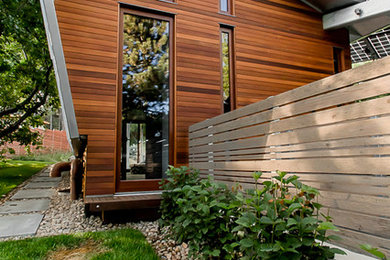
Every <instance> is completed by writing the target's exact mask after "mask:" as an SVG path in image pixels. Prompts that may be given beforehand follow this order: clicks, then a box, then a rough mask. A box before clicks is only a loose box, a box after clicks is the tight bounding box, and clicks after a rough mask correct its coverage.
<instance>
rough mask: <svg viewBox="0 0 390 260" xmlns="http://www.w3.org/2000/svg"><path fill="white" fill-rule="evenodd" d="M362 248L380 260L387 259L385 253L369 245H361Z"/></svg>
mask: <svg viewBox="0 0 390 260" xmlns="http://www.w3.org/2000/svg"><path fill="white" fill-rule="evenodd" d="M360 248H361V249H363V250H364V251H366V252H368V253H370V254H372V255H374V256H376V257H378V258H380V259H386V256H385V254H384V253H382V252H381V251H379V250H378V248H374V247H372V246H371V245H369V244H362V245H360Z"/></svg>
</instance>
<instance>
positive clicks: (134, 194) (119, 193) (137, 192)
mask: <svg viewBox="0 0 390 260" xmlns="http://www.w3.org/2000/svg"><path fill="white" fill-rule="evenodd" d="M162 193H163V191H162V190H152V191H132V192H117V193H115V194H114V197H123V196H142V195H161V194H162Z"/></svg>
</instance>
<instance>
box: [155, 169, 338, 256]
mask: <svg viewBox="0 0 390 260" xmlns="http://www.w3.org/2000/svg"><path fill="white" fill-rule="evenodd" d="M167 175H168V179H167V180H166V181H165V182H163V183H162V188H163V189H164V190H165V192H164V193H163V202H162V206H161V212H162V223H163V224H164V225H169V226H170V227H171V232H172V235H173V237H174V239H176V240H177V241H178V242H188V243H189V245H190V252H191V254H192V255H193V256H194V257H195V258H196V259H198V258H203V259H210V258H215V259H238V258H239V259H332V258H334V255H335V254H336V253H337V254H343V253H344V252H343V251H341V250H338V249H333V248H329V247H327V246H324V245H323V244H322V243H323V242H325V241H328V240H330V239H336V238H337V237H335V236H328V237H327V236H326V231H327V230H329V229H332V230H337V229H336V227H335V226H334V225H333V224H332V223H331V222H330V221H331V220H330V217H329V216H325V215H323V218H324V221H322V220H320V215H319V210H320V208H321V205H320V204H318V203H316V202H315V198H316V196H318V195H319V193H318V191H317V190H316V189H314V188H312V187H309V186H307V185H304V184H302V183H301V182H299V181H298V177H297V176H290V177H288V178H286V173H285V172H278V176H276V177H273V178H272V179H271V180H268V181H264V182H263V183H262V184H261V187H258V185H256V188H255V189H254V190H248V191H241V190H240V189H239V188H238V187H239V186H236V187H233V188H232V189H231V190H230V189H228V188H227V187H226V186H225V185H222V184H219V183H216V182H214V181H213V180H212V179H210V178H209V179H203V180H201V179H199V174H198V171H196V170H190V169H188V168H186V167H182V168H180V169H176V168H173V167H172V168H170V169H169V171H168V174H167ZM260 176H261V173H259V172H258V173H255V175H254V178H255V180H256V183H257V181H258V180H259V178H260ZM291 187H293V189H294V193H292V192H290V191H289V189H290V188H291Z"/></svg>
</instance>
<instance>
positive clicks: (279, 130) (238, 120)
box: [189, 58, 390, 256]
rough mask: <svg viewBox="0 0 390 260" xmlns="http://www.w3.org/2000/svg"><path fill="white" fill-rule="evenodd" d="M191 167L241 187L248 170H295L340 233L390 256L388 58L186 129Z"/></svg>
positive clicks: (351, 243) (248, 181) (346, 240)
mask: <svg viewBox="0 0 390 260" xmlns="http://www.w3.org/2000/svg"><path fill="white" fill-rule="evenodd" d="M189 137H190V139H189V147H190V148H189V155H190V166H192V167H195V168H198V169H200V172H201V174H202V176H207V175H212V176H214V179H215V180H218V181H221V182H225V183H227V184H232V183H234V182H240V183H241V184H242V185H243V186H244V187H250V186H253V178H252V173H253V172H254V171H263V172H264V175H263V177H264V178H269V177H271V176H274V175H275V171H276V170H282V171H287V172H289V173H291V174H296V175H298V176H300V178H301V180H302V181H303V182H305V183H306V184H308V185H311V186H313V187H316V188H318V189H319V190H320V191H321V197H320V198H319V201H320V202H321V203H322V204H324V205H325V206H326V207H327V208H328V209H329V212H330V215H331V216H332V217H333V218H334V221H335V224H336V225H338V227H339V228H340V230H341V232H338V235H341V237H342V238H343V240H342V241H340V242H339V244H341V245H343V246H346V247H348V248H354V249H355V251H356V250H357V251H359V249H358V247H359V244H362V243H369V244H371V245H373V246H376V247H379V248H380V249H382V250H383V251H384V252H385V253H386V254H388V255H389V256H390V58H385V59H382V60H379V61H376V62H372V63H370V64H367V65H364V66H361V67H358V68H355V69H352V70H349V71H345V72H343V73H339V74H337V75H334V76H331V77H328V78H324V79H322V80H320V81H316V82H314V83H311V84H308V85H305V86H303V87H300V88H297V89H294V90H291V91H288V92H285V93H282V94H280V95H277V96H273V97H270V98H268V99H266V100H263V101H260V102H258V103H254V104H251V105H249V106H246V107H243V108H240V109H237V110H235V111H232V112H230V113H226V114H223V115H220V116H217V117H214V118H211V119H208V120H205V121H202V122H200V123H197V124H195V125H192V126H191V127H190V128H189Z"/></svg>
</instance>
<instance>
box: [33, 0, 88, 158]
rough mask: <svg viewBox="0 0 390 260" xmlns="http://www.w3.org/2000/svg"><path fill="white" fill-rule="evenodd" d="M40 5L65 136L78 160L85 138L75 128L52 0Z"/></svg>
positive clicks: (44, 0)
mask: <svg viewBox="0 0 390 260" xmlns="http://www.w3.org/2000/svg"><path fill="white" fill-rule="evenodd" d="M40 3H41V10H42V16H43V20H44V24H45V31H46V37H47V42H48V46H49V51H50V57H51V59H52V61H53V67H54V73H55V76H56V81H57V88H58V94H59V97H60V102H61V108H62V115H63V118H64V125H65V130H66V136H67V139H68V142H69V144H70V146H71V148H72V151H73V154H74V155H75V156H76V157H78V158H80V157H82V154H83V152H84V149H85V146H86V138H85V137H80V135H79V131H78V127H77V121H76V115H75V111H74V106H73V99H72V93H71V91H70V84H69V77H68V71H67V69H66V63H65V56H64V51H63V48H62V42H61V36H60V29H59V26H58V21H57V15H56V10H55V6H54V0H40Z"/></svg>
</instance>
